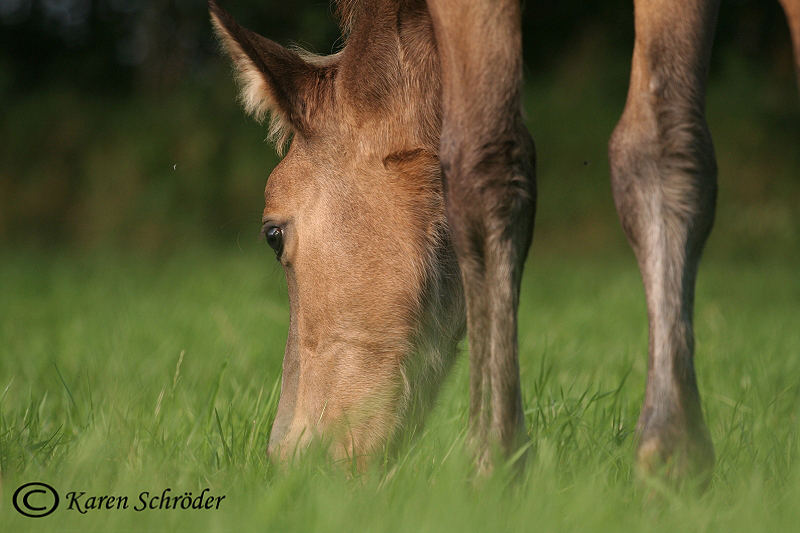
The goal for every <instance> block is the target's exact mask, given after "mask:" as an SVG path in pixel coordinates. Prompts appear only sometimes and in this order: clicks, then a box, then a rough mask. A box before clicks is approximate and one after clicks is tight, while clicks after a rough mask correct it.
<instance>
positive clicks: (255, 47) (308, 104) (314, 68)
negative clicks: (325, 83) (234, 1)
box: [208, 0, 334, 152]
mask: <svg viewBox="0 0 800 533" xmlns="http://www.w3.org/2000/svg"><path fill="white" fill-rule="evenodd" d="M208 9H209V11H210V13H211V23H212V24H213V26H214V30H215V31H216V33H217V36H218V37H219V40H220V42H221V43H222V46H223V48H224V49H225V51H226V52H227V53H228V55H229V56H230V57H231V59H232V60H233V66H234V69H235V71H236V75H237V78H238V80H239V84H240V86H241V100H242V103H243V105H244V108H245V110H246V111H247V112H248V113H249V114H251V115H252V116H254V117H255V118H256V120H258V121H262V120H263V119H264V117H265V116H266V115H267V114H269V115H270V128H269V137H270V140H272V141H273V142H274V143H275V144H276V147H277V149H278V151H279V152H282V151H283V149H284V148H285V146H286V144H287V143H288V141H289V139H290V138H291V136H292V135H294V134H299V135H303V136H307V135H309V134H310V133H311V131H312V130H313V115H314V112H315V110H316V109H317V108H318V107H319V105H320V103H321V101H320V100H321V98H322V96H323V95H322V91H321V84H320V81H321V80H325V79H331V76H330V74H332V73H333V72H334V64H333V62H331V61H325V62H324V65H320V64H317V63H321V62H312V61H309V60H307V59H304V57H305V56H304V55H303V56H301V54H299V53H297V52H295V51H293V50H289V49H287V48H284V47H283V46H281V45H279V44H277V43H275V42H274V41H271V40H269V39H267V38H265V37H262V36H261V35H258V34H257V33H255V32H252V31H250V30H248V29H247V28H244V27H242V26H240V25H239V24H238V23H237V22H236V21H235V20H234V19H233V17H232V16H231V15H230V14H229V13H228V12H227V11H225V10H224V9H222V8H221V7H219V6H218V5H217V3H216V2H215V1H214V0H209V2H208Z"/></svg>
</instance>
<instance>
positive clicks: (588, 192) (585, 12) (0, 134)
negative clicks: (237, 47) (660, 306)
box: [0, 0, 800, 251]
mask: <svg viewBox="0 0 800 533" xmlns="http://www.w3.org/2000/svg"><path fill="white" fill-rule="evenodd" d="M223 5H224V6H225V7H226V8H228V9H229V10H230V11H232V12H233V13H234V15H235V16H236V17H237V18H238V19H239V21H240V22H242V23H243V24H244V25H246V26H248V27H250V28H252V29H254V30H256V31H258V32H260V33H262V34H264V35H266V36H269V37H270V38H272V39H274V40H276V41H278V42H281V43H283V44H289V43H297V44H299V45H301V46H304V47H307V48H310V49H312V50H314V51H316V52H319V53H328V52H332V51H335V50H336V49H337V47H339V46H341V44H342V40H341V38H340V36H339V31H338V28H337V26H336V23H335V20H334V17H333V16H332V14H331V13H332V9H331V7H330V5H329V4H328V3H327V2H326V1H325V0H316V1H311V0H295V1H292V2H270V1H264V0H261V1H255V0H228V1H226V2H223ZM523 24H524V27H525V33H524V35H525V43H524V46H525V54H526V56H525V60H526V84H527V85H526V112H527V114H528V118H529V120H530V127H531V129H532V130H533V133H534V136H535V137H536V140H537V144H538V148H539V156H540V172H539V176H540V184H541V185H540V188H541V191H540V215H539V228H538V230H537V231H538V232H539V234H540V236H542V237H541V238H542V239H544V240H543V242H544V243H548V242H549V243H552V244H553V245H554V246H558V243H563V242H567V241H568V242H577V243H580V245H581V246H585V245H592V244H593V245H596V246H598V247H599V246H606V245H608V243H609V242H611V243H612V244H613V243H617V244H619V243H621V242H624V240H623V237H622V233H621V231H619V228H618V225H617V222H616V218H615V215H614V212H613V205H612V203H611V194H610V190H609V185H608V170H607V162H606V160H605V149H606V148H605V146H606V144H605V143H606V141H607V138H608V135H609V134H610V132H611V129H612V128H613V126H614V123H615V121H616V119H617V118H618V117H619V114H620V113H621V111H622V107H623V105H624V100H625V94H626V90H627V81H628V69H629V62H630V55H631V50H632V44H633V7H632V2H631V0H607V1H605V2H583V1H577V0H565V1H561V2H545V1H538V2H537V1H528V2H526V3H525V9H524V22H523ZM235 97H236V89H235V85H234V82H233V80H232V77H231V73H230V67H229V64H228V61H227V58H225V57H222V55H221V54H220V53H219V51H218V46H217V44H216V42H215V41H214V39H213V36H212V32H211V29H210V25H209V22H208V15H207V9H206V4H205V2H204V1H202V0H0V139H2V142H0V244H4V245H6V246H11V245H13V246H19V245H22V246H37V247H38V246H54V245H55V246H69V247H78V248H83V247H89V248H91V247H106V246H112V247H126V248H132V249H137V250H142V251H160V250H165V249H170V248H173V247H175V246H178V245H180V244H192V243H196V242H206V241H210V242H236V241H238V240H239V239H243V240H255V239H256V235H257V232H258V227H259V219H260V213H261V206H262V202H263V198H262V190H263V186H264V182H265V179H266V177H267V175H268V173H269V170H270V169H271V167H272V166H273V165H274V164H275V163H276V161H277V159H276V156H275V154H274V151H273V150H272V148H271V147H270V146H268V145H266V144H265V143H264V142H263V139H264V137H265V136H266V133H265V129H264V128H263V127H262V126H260V125H258V124H256V123H254V122H253V121H252V120H251V119H249V118H248V117H246V116H245V115H244V113H243V112H242V111H241V109H240V107H239V106H238V104H237V103H236V101H235ZM709 121H710V123H711V128H712V132H713V133H714V134H715V140H716V143H717V155H718V159H719V160H720V200H721V208H722V205H723V203H724V202H727V203H725V204H724V205H726V206H727V207H725V209H726V211H724V212H722V213H721V214H720V216H719V217H718V227H719V225H720V223H724V225H725V226H726V227H727V228H728V229H727V230H723V234H727V235H728V237H727V239H728V240H729V241H730V242H731V249H734V248H736V247H739V248H741V247H743V246H745V245H747V246H750V249H751V251H752V250H757V249H758V247H759V246H760V245H761V243H763V242H764V241H765V240H770V241H778V243H779V244H781V243H782V244H785V245H789V246H791V247H793V248H794V249H795V250H796V248H797V247H796V245H795V244H794V243H796V242H797V237H798V234H799V233H800V232H798V216H800V215H798V213H800V209H798V206H800V149H798V148H799V147H800V99H798V92H797V87H796V85H795V80H794V67H793V63H792V54H791V44H790V38H789V33H788V29H787V27H786V21H785V18H784V15H783V12H782V11H781V9H780V6H779V4H778V3H777V2H776V1H773V0H723V2H722V7H721V12H720V24H719V27H718V30H717V38H716V41H715V51H714V62H713V66H712V74H711V88H710V92H709ZM748 243H749V244H748ZM745 247H746V246H745ZM736 249H738V248H736Z"/></svg>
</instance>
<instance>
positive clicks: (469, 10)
mask: <svg viewBox="0 0 800 533" xmlns="http://www.w3.org/2000/svg"><path fill="white" fill-rule="evenodd" d="M718 3H719V2H718V0H672V1H667V0H635V25H636V42H635V47H634V54H633V63H632V69H631V81H630V90H629V93H628V101H627V104H626V107H625V111H624V113H623V116H622V118H621V120H620V122H619V124H618V125H617V127H616V129H615V131H614V134H613V136H612V138H611V142H610V144H609V160H610V163H611V178H612V188H613V193H614V199H615V202H616V206H617V210H618V213H619V216H620V219H621V221H622V226H623V228H624V230H625V233H626V235H627V237H628V240H629V242H630V244H631V246H632V247H633V249H634V251H635V253H636V257H637V260H638V262H639V267H640V270H641V273H642V278H643V281H644V286H645V293H646V299H647V308H648V318H649V323H650V343H649V364H648V378H647V389H646V394H645V402H644V406H643V408H642V412H641V416H640V419H639V425H638V435H639V450H638V462H639V465H640V466H641V467H642V468H643V469H644V470H645V471H651V470H653V469H655V468H660V467H661V466H662V465H664V464H667V465H668V466H669V473H670V474H671V475H677V476H681V475H686V474H693V473H707V472H708V471H709V469H710V468H711V466H712V465H713V461H714V452H713V447H712V444H711V439H710V437H709V433H708V429H707V427H706V424H705V421H704V419H703V414H702V410H701V405H700V397H699V393H698V390H697V383H696V379H695V374H694V364H693V357H694V338H693V333H692V310H693V303H694V285H695V277H696V273H697V268H698V263H699V260H700V255H701V252H702V249H703V245H704V243H705V240H706V238H707V237H708V234H709V232H710V230H711V225H712V221H713V217H714V205H715V199H716V163H715V158H714V152H713V147H712V143H711V137H710V134H709V132H708V128H707V125H706V121H705V112H704V107H705V106H704V99H705V83H706V77H707V71H708V61H709V56H710V51H711V43H712V37H713V32H714V26H715V22H716V16H717V10H718ZM782 4H783V6H784V8H785V11H786V13H787V18H788V19H789V21H790V25H791V29H792V36H793V40H794V46H795V50H796V51H798V53H799V55H800V0H782ZM209 6H210V9H211V17H212V22H213V24H214V27H215V29H216V31H217V34H218V35H219V37H220V39H221V41H222V44H223V46H224V47H225V49H226V50H227V51H228V53H229V54H230V55H231V57H232V59H233V62H234V65H235V68H236V70H237V73H238V76H239V79H240V81H241V86H242V101H243V103H244V105H245V108H246V109H247V110H248V111H249V112H251V113H253V114H254V115H255V116H256V117H258V118H263V117H264V115H265V114H267V113H269V114H270V120H271V125H270V135H271V137H272V138H273V140H274V141H275V142H276V143H277V144H278V147H279V150H281V149H282V148H284V147H286V146H287V145H288V146H289V150H288V153H287V154H286V156H285V158H284V159H283V160H282V161H281V163H280V164H279V165H278V166H277V167H276V168H275V170H274V171H273V173H272V175H271V176H270V178H269V180H268V182H267V187H266V190H265V200H266V207H265V209H264V217H263V223H264V233H265V235H266V238H267V242H268V243H269V244H270V246H271V247H272V248H273V249H274V250H275V253H276V255H277V258H278V260H279V261H280V262H281V264H282V265H283V267H284V271H285V274H286V280H287V284H288V287H289V304H290V327H289V336H288V340H287V344H286V352H285V356H284V361H283V378H282V379H283V381H282V384H281V397H280V401H279V405H278V413H277V416H276V419H275V422H274V425H273V428H272V433H271V435H270V442H269V453H270V454H271V455H273V456H275V457H277V458H286V457H287V456H288V455H290V454H291V453H293V451H294V450H295V448H296V447H298V446H303V445H305V444H306V443H307V442H308V441H309V439H311V438H312V437H314V436H318V435H322V434H324V435H326V436H327V437H328V438H329V439H330V440H331V443H332V448H331V450H332V453H333V454H334V455H335V456H338V457H346V456H347V457H358V458H359V461H361V462H363V458H364V457H366V456H368V455H369V454H371V453H373V452H375V451H376V450H378V449H380V448H381V447H382V446H384V445H385V444H387V443H389V442H392V441H393V440H395V439H397V438H398V437H399V436H402V435H404V434H408V433H409V432H412V430H413V428H414V427H415V426H416V425H417V424H419V423H421V422H422V419H423V417H424V414H425V412H426V410H427V409H428V408H429V406H430V404H431V403H432V400H433V398H434V397H435V394H436V391H437V389H438V386H439V384H440V383H441V380H442V378H443V376H444V375H445V374H446V372H447V370H448V368H449V366H450V364H451V362H452V360H453V358H454V354H455V351H456V345H457V343H458V341H459V339H460V338H461V337H462V336H463V333H464V327H465V318H466V325H467V327H468V332H469V341H470V366H471V369H470V436H471V439H470V440H471V443H472V445H473V447H474V449H475V452H476V457H477V461H478V466H479V468H480V469H488V468H491V465H492V461H493V458H494V457H495V453H497V452H499V453H501V454H502V455H505V456H508V455H510V454H512V453H513V452H514V451H515V449H516V448H517V447H518V446H519V444H520V441H521V440H522V439H523V438H524V421H523V412H522V403H521V394H520V382H519V366H518V359H517V322H516V320H517V318H516V315H517V306H518V299H519V285H520V280H521V276H522V269H523V265H524V262H525V257H526V255H527V252H528V248H529V246H530V242H531V234H532V230H533V215H534V206H535V197H536V194H535V179H534V149H533V142H532V140H531V138H530V136H529V135H528V132H527V130H526V129H525V127H524V125H523V122H522V118H521V114H520V109H521V105H520V83H521V69H522V60H521V30H520V5H519V2H518V0H428V1H427V5H426V2H425V1H424V0H340V1H339V2H338V3H337V12H338V15H339V18H340V21H341V24H342V30H343V32H344V33H345V34H346V35H347V42H346V45H345V47H344V48H343V49H342V50H341V51H340V52H339V53H337V54H334V55H331V56H327V57H317V56H312V55H310V54H307V53H304V52H296V51H292V50H287V49H285V48H282V47H281V46H279V45H277V44H275V43H274V42H272V41H269V40H268V39H265V38H263V37H261V36H259V35H257V34H255V33H253V32H251V31H249V30H246V29H244V28H242V27H241V26H239V25H238V24H237V23H236V22H235V21H234V20H233V19H232V18H231V17H230V16H229V15H228V14H227V13H226V12H224V11H223V10H222V9H220V8H219V7H218V6H217V5H216V4H215V3H214V0H210V3H209ZM798 75H799V76H800V68H798ZM290 141H291V142H290ZM462 287H463V293H462Z"/></svg>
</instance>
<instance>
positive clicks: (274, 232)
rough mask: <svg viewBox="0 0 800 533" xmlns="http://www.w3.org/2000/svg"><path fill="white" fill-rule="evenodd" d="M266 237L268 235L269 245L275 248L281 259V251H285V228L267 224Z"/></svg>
mask: <svg viewBox="0 0 800 533" xmlns="http://www.w3.org/2000/svg"><path fill="white" fill-rule="evenodd" d="M264 237H266V239H267V244H269V247H270V248H272V249H273V250H275V255H276V256H277V257H278V258H279V259H280V257H281V252H283V230H282V229H281V228H279V227H278V226H266V227H265V228H264Z"/></svg>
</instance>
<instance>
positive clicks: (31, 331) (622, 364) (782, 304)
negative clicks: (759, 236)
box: [0, 243, 800, 532]
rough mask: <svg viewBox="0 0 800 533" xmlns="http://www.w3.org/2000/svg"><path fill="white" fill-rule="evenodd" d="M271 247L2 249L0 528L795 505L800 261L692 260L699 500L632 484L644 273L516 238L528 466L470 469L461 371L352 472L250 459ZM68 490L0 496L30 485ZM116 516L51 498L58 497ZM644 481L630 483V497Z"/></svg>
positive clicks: (609, 522) (270, 323)
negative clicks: (38, 500) (402, 432)
mask: <svg viewBox="0 0 800 533" xmlns="http://www.w3.org/2000/svg"><path fill="white" fill-rule="evenodd" d="M265 248H266V247H265V246H263V245H261V246H259V245H257V244H255V243H251V244H247V245H243V247H242V248H233V249H212V248H200V249H195V250H186V251H183V252H176V253H174V254H172V255H169V256H162V257H158V258H152V257H151V258H149V259H142V258H137V257H135V256H134V255H133V254H123V253H120V252H115V253H108V254H103V253H99V252H97V253H92V254H81V255H77V254H69V253H64V254H60V255H59V254H44V253H40V252H23V253H20V252H16V253H14V254H11V253H5V254H3V255H2V257H0V259H1V260H0V279H1V280H2V298H0V338H2V345H0V379H1V380H2V381H1V382H0V469H2V478H1V479H2V485H1V489H0V492H1V493H2V494H1V496H2V498H1V502H2V503H0V523H2V524H3V525H2V530H3V531H27V530H31V531H39V530H41V531H44V530H50V531H134V530H163V531H176V530H177V531H195V530H211V531H240V530H241V531H255V530H260V531H413V532H418V531H449V530H452V531H504V530H519V531H604V530H626V531H628V530H629V531H754V530H759V531H792V530H796V528H797V526H798V520H800V503H798V502H800V464H798V458H799V457H800V455H799V453H798V452H800V432H799V431H798V429H800V428H799V426H798V424H799V423H800V419H798V408H799V407H800V379H799V377H800V322H799V321H798V314H797V311H798V302H800V279H799V278H798V277H797V272H798V266H799V264H798V262H797V261H795V260H786V259H785V257H783V256H780V255H778V254H774V255H773V256H770V257H765V258H762V259H759V260H757V261H755V260H752V261H742V260H739V259H731V258H730V257H728V256H727V255H726V254H721V253H720V254H716V255H715V254H714V253H713V250H712V253H710V254H709V257H708V258H707V261H706V263H705V264H704V267H703V269H702V271H701V279H700V284H699V288H698V300H699V301H698V306H697V316H696V322H697V338H698V342H697V350H698V359H697V366H698V374H699V381H700V385H701V389H702V392H703V399H704V407H705V410H706V413H707V418H708V420H709V424H710V428H711V433H712V436H713V439H714V443H715V445H716V449H717V455H718V457H717V465H716V470H715V474H714V478H713V482H712V485H711V488H710V490H709V491H708V492H707V493H705V494H704V495H703V496H702V497H700V498H696V497H694V496H691V495H690V494H677V493H673V492H671V491H670V490H666V489H663V488H659V487H654V486H651V487H643V486H642V485H641V484H638V483H636V482H635V480H634V476H633V474H632V468H631V458H632V456H633V435H632V431H633V429H634V425H635V422H636V417H637V415H638V409H639V405H640V401H641V398H642V394H643V385H644V378H645V355H644V354H645V349H646V321H645V312H644V304H643V298H642V294H641V288H640V282H639V279H638V273H637V271H636V269H635V265H634V262H633V259H632V257H631V256H630V254H629V253H628V252H627V251H626V250H625V249H624V248H623V247H622V246H620V247H619V248H617V249H616V250H615V251H613V252H610V253H609V254H607V255H606V256H601V255H598V254H584V255H582V254H580V253H575V254H572V255H569V256H566V257H565V256H563V255H556V254H553V253H550V252H548V251H547V249H546V248H545V249H543V250H542V251H541V253H539V254H538V255H534V258H533V260H532V261H531V262H530V263H529V265H530V268H529V270H528V273H527V277H526V279H525V283H524V288H523V290H524V296H523V300H522V302H523V303H522V309H521V311H520V316H521V359H522V379H523V384H524V391H525V398H524V401H525V406H526V414H527V424H528V430H529V434H530V437H531V439H532V442H533V447H534V452H533V454H532V455H531V457H530V459H529V462H528V465H527V468H526V470H525V473H524V477H523V479H522V480H521V482H519V483H509V482H508V481H507V480H506V479H505V478H504V476H502V475H500V476H497V477H496V478H494V479H490V480H488V481H486V482H484V483H483V484H481V485H479V486H476V485H474V484H472V483H471V482H470V468H469V460H468V458H467V455H466V454H465V451H464V447H463V438H464V429H465V427H466V406H467V387H466V385H467V379H466V378H467V370H468V368H467V365H466V364H465V360H464V359H463V358H462V360H461V363H460V364H459V365H458V366H457V368H456V370H455V372H454V374H453V375H452V376H451V377H450V379H449V380H448V382H447V384H446V386H445V389H444V390H443V393H442V395H441V398H440V402H439V405H438V407H437V408H436V410H435V412H434V414H433V417H432V418H431V420H430V422H429V424H428V425H427V428H426V430H425V431H424V433H423V434H422V435H421V436H420V437H419V438H418V439H417V440H416V441H415V442H414V444H413V445H412V446H411V447H410V448H408V449H406V450H405V451H404V452H403V453H402V454H401V455H400V457H399V459H398V460H397V461H396V462H390V463H387V464H383V465H378V466H377V467H376V468H374V469H372V470H371V471H370V472H368V473H367V474H364V475H362V476H357V478H356V479H353V478H352V477H351V476H350V474H349V473H348V472H347V469H346V468H341V467H332V466H330V465H329V464H327V463H326V462H325V461H324V460H323V459H321V458H320V457H316V456H312V457H309V458H308V459H307V460H305V461H303V462H301V463H300V464H298V465H295V466H294V467H293V468H291V469H289V470H280V469H276V468H275V467H273V466H271V465H270V464H268V463H267V461H266V460H265V456H264V450H265V446H266V442H267V438H268V432H269V424H270V421H271V418H272V416H273V415H274V411H275V407H276V401H277V394H278V387H279V372H280V362H281V357H282V353H283V342H284V340H285V332H286V328H287V318H288V317H287V306H286V291H285V288H284V284H283V280H282V275H281V272H280V271H279V270H278V268H277V266H276V265H275V262H274V259H273V258H272V257H271V255H270V253H269V251H268V250H267V249H265ZM29 481H44V482H47V483H49V484H51V485H52V486H53V487H55V488H56V489H57V490H58V491H59V492H60V493H61V497H62V501H61V505H60V508H59V509H58V510H57V511H56V512H55V513H53V514H51V515H50V516H47V517H44V518H37V519H32V518H24V517H22V516H20V515H18V514H17V513H16V511H15V510H14V509H13V507H12V506H11V498H12V494H13V493H14V491H15V489H16V488H17V487H18V486H19V485H21V484H22V483H24V482H29ZM167 487H169V488H171V490H172V493H173V494H176V493H177V494H182V493H184V492H188V491H191V492H192V493H193V496H194V495H197V494H198V493H200V492H201V491H202V490H203V489H204V488H206V487H207V488H209V489H210V492H211V493H212V494H213V495H215V496H221V495H225V499H224V500H222V502H221V504H220V508H219V510H180V509H179V510H150V511H143V512H136V511H134V510H133V508H134V506H135V505H136V504H137V503H138V494H139V493H140V492H142V491H149V492H150V493H151V495H152V493H154V494H160V493H161V491H162V490H163V489H165V488H167ZM73 490H74V491H85V492H86V493H87V496H86V497H88V496H89V495H98V496H99V495H105V494H108V495H125V496H128V497H129V499H130V501H129V505H130V508H129V509H127V510H94V511H91V510H90V511H88V512H87V514H80V513H78V512H77V511H74V510H73V511H69V510H66V503H67V500H66V498H65V494H66V493H67V492H68V491H73ZM653 490H655V491H656V493H658V494H661V495H662V497H658V498H656V499H655V500H647V499H646V498H645V497H644V495H645V494H646V493H648V492H649V493H652V491H653Z"/></svg>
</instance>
